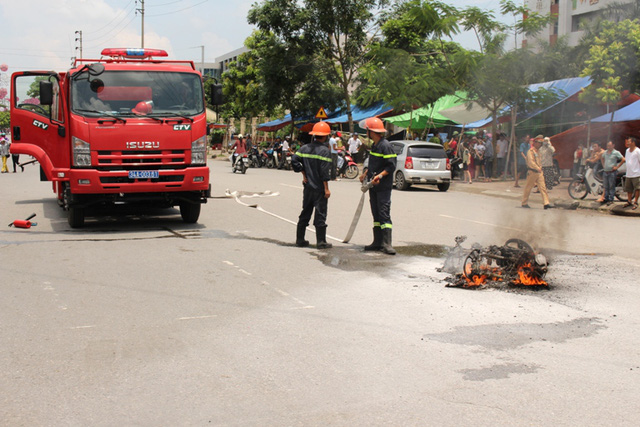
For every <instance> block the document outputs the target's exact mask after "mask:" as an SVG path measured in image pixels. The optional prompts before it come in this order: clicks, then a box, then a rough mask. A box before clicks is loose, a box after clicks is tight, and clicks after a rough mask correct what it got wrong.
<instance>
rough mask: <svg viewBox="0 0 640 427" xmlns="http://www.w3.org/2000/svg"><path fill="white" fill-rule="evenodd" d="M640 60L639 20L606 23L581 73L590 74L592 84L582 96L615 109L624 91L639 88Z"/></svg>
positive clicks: (586, 99)
mask: <svg viewBox="0 0 640 427" xmlns="http://www.w3.org/2000/svg"><path fill="white" fill-rule="evenodd" d="M639 60H640V22H639V21H638V20H634V21H631V20H628V19H627V20H624V21H622V22H619V23H614V22H603V23H602V30H601V31H600V32H599V33H598V34H597V35H596V37H595V40H594V44H593V45H592V46H591V48H590V49H589V58H588V59H587V60H586V61H585V68H584V70H582V74H581V75H582V76H590V77H591V79H592V84H591V85H590V86H589V87H587V88H585V90H584V91H583V93H581V95H580V99H581V100H582V101H584V102H589V101H590V102H593V101H594V100H598V101H599V102H602V103H604V104H606V105H607V107H608V108H607V109H608V110H609V109H612V108H614V107H615V105H616V103H617V102H618V101H619V100H620V94H621V92H622V91H623V90H625V89H626V90H629V91H631V92H635V91H636V90H637V89H638V88H639V87H640V74H639V73H638V71H637V66H638V61H639ZM612 119H613V115H612ZM610 137H611V124H610V126H609V136H608V138H610Z"/></svg>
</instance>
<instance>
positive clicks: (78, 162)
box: [71, 136, 91, 167]
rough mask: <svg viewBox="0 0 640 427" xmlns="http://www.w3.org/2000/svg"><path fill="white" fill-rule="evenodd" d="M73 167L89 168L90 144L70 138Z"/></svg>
mask: <svg viewBox="0 0 640 427" xmlns="http://www.w3.org/2000/svg"><path fill="white" fill-rule="evenodd" d="M71 145H72V147H71V149H72V152H73V165H74V166H78V167H87V166H91V144H89V143H88V142H85V141H83V140H81V139H80V138H76V137H75V136H74V137H73V138H71Z"/></svg>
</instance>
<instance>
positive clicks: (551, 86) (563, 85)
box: [440, 77, 591, 128]
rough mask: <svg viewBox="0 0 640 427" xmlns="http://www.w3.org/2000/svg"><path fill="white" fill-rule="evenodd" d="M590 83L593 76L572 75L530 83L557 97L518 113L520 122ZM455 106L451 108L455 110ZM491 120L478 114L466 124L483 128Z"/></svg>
mask: <svg viewBox="0 0 640 427" xmlns="http://www.w3.org/2000/svg"><path fill="white" fill-rule="evenodd" d="M590 84H591V77H571V78H568V79H560V80H552V81H549V82H542V83H534V84H531V85H529V86H528V89H529V90H530V91H531V92H536V91H538V90H540V89H546V90H548V91H550V92H553V93H554V94H555V95H556V99H555V100H554V102H552V103H550V104H548V105H545V106H544V107H541V108H538V109H536V110H534V111H531V112H529V113H526V114H520V115H518V122H519V123H521V122H523V121H525V120H528V119H530V118H532V117H535V116H537V115H539V114H542V113H544V112H545V111H547V110H549V109H550V108H553V107H555V106H556V105H558V104H561V103H562V102H564V101H566V100H567V99H569V98H570V97H572V96H574V95H575V94H577V93H578V92H580V91H581V90H582V89H584V88H585V87H587V86H589V85H590ZM453 108H456V107H453ZM453 108H452V109H451V110H453ZM510 110H511V109H510V108H509V107H505V108H503V109H502V110H501V111H499V112H498V117H500V116H504V115H506V114H508V113H509V111H510ZM440 113H441V114H442V115H443V116H445V117H448V116H447V110H443V111H441V112H440ZM488 114H490V112H489V111H487V115H488ZM450 118H453V117H450ZM456 119H457V121H459V122H460V123H465V121H464V120H460V117H456ZM454 120H455V119H454ZM491 121H492V119H491V117H486V118H483V119H480V120H478V119H477V116H475V117H472V118H471V119H470V120H468V122H466V123H465V125H464V126H465V127H466V128H481V127H484V126H486V125H488V124H489V123H491Z"/></svg>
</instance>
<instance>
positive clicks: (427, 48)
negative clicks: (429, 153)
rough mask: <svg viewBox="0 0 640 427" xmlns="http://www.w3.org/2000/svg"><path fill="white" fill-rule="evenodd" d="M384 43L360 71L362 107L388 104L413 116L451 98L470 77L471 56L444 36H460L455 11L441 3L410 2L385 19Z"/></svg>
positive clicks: (359, 97) (372, 50)
mask: <svg viewBox="0 0 640 427" xmlns="http://www.w3.org/2000/svg"><path fill="white" fill-rule="evenodd" d="M381 30H382V36H383V37H382V38H381V40H379V41H376V42H375V43H374V44H373V46H372V48H371V50H370V52H369V54H368V56H367V62H366V64H365V65H364V66H363V67H362V68H361V69H360V86H359V88H358V90H357V91H356V97H357V99H358V104H361V105H364V106H368V105H370V104H373V103H374V102H378V101H384V102H385V103H386V104H388V105H390V106H392V107H394V108H395V109H397V110H402V109H407V110H411V109H412V108H414V107H417V106H422V105H427V104H430V103H432V102H434V101H436V100H437V99H438V98H440V97H441V96H443V95H446V94H448V93H453V92H454V91H455V89H456V88H457V87H459V86H460V84H461V82H462V81H464V78H465V77H464V76H465V75H466V73H467V72H468V65H469V63H468V53H467V52H466V51H465V50H464V49H462V48H461V47H460V45H458V44H457V43H453V42H443V41H442V40H441V39H440V37H441V36H442V35H445V34H446V35H450V34H454V33H455V32H457V31H458V28H457V14H456V11H455V9H453V8H452V7H450V6H447V5H445V4H442V3H438V2H426V1H422V0H412V1H409V2H406V3H401V4H398V5H396V6H395V7H394V8H393V9H392V11H391V12H390V13H387V14H386V16H385V22H384V23H383V24H382V26H381Z"/></svg>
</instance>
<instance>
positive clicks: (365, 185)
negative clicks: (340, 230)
mask: <svg viewBox="0 0 640 427" xmlns="http://www.w3.org/2000/svg"><path fill="white" fill-rule="evenodd" d="M371 187H373V184H372V183H371V181H367V180H366V179H365V180H364V181H363V182H362V187H360V190H361V191H362V195H361V196H360V202H358V207H357V208H356V213H355V214H354V215H353V219H352V220H351V226H350V227H349V231H347V236H346V237H345V238H344V240H343V241H342V243H349V240H351V237H353V233H354V232H355V231H356V226H357V225H358V221H359V220H360V215H362V207H363V206H364V196H365V194H367V191H369V189H370V188H371Z"/></svg>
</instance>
